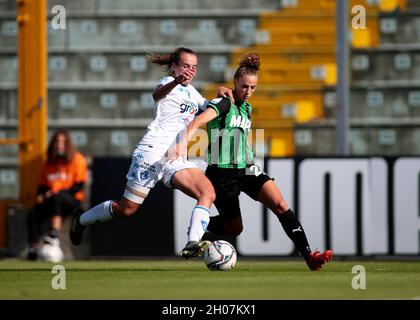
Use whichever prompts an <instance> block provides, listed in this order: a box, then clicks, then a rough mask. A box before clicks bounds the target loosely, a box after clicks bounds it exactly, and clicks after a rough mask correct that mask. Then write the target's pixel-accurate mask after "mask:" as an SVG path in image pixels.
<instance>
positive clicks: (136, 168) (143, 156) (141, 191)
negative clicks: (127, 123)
mask: <svg viewBox="0 0 420 320" xmlns="http://www.w3.org/2000/svg"><path fill="white" fill-rule="evenodd" d="M167 160H168V159H167V158H166V157H165V156H162V155H161V154H157V153H154V152H151V151H148V150H142V149H139V148H136V150H135V151H134V153H133V157H132V160H131V166H130V169H129V170H128V173H127V176H126V178H127V186H126V188H125V192H124V197H125V198H127V199H128V200H131V201H133V202H136V203H142V202H143V200H144V199H145V198H146V196H147V194H148V193H149V190H150V189H151V188H153V187H154V186H155V184H156V183H157V182H158V181H159V180H162V182H163V183H164V184H165V185H166V186H167V187H169V188H173V185H172V178H173V176H174V175H175V173H176V172H178V171H180V170H183V169H189V168H198V167H197V165H196V164H195V163H193V162H191V161H188V160H186V159H185V158H182V157H180V158H177V159H175V160H170V161H167Z"/></svg>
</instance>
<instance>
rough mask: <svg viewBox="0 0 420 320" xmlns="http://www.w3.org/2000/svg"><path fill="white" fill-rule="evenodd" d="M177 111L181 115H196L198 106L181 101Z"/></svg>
mask: <svg viewBox="0 0 420 320" xmlns="http://www.w3.org/2000/svg"><path fill="white" fill-rule="evenodd" d="M179 110H180V112H181V113H186V114H196V113H197V111H198V105H196V104H195V103H194V102H191V101H188V100H183V101H182V103H181V105H180V106H179Z"/></svg>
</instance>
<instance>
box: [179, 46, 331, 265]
mask: <svg viewBox="0 0 420 320" xmlns="http://www.w3.org/2000/svg"><path fill="white" fill-rule="evenodd" d="M259 67H260V59H259V56H258V55H256V54H253V53H249V54H247V55H246V56H245V57H244V58H243V59H242V61H241V62H240V64H239V67H238V69H237V70H236V72H235V75H234V89H233V97H234V99H235V102H234V103H233V102H232V101H231V99H229V98H217V99H213V100H211V101H210V102H209V104H208V105H207V109H206V110H205V111H204V112H203V113H202V114H200V115H199V116H197V117H196V118H195V119H194V120H193V121H192V122H191V123H190V124H189V125H188V127H187V134H186V135H184V137H183V139H182V140H181V142H180V143H179V145H177V146H176V147H175V149H176V150H175V151H174V152H175V154H177V155H186V150H187V147H186V146H187V144H188V141H189V140H190V139H191V138H192V137H193V136H194V134H195V132H196V131H197V129H198V128H199V127H201V126H202V125H204V124H207V131H208V138H209V143H210V145H209V148H208V159H207V162H208V167H207V170H206V176H207V178H209V180H210V181H211V182H212V184H213V186H214V188H215V191H216V200H215V202H214V204H215V206H216V208H217V209H218V211H219V215H218V216H215V217H211V219H210V223H209V225H208V227H207V230H208V231H209V232H212V233H216V234H225V235H233V236H238V235H239V234H240V233H241V232H242V229H243V225H242V217H241V210H240V207H239V194H240V193H241V191H242V192H245V193H246V194H247V195H248V196H249V197H251V198H252V199H254V200H256V201H259V202H261V203H262V204H264V205H265V206H266V207H268V208H270V209H271V211H272V212H273V213H274V214H275V215H276V216H277V218H278V219H279V221H280V223H281V225H282V226H283V228H284V230H285V232H286V234H287V235H288V236H289V238H290V239H291V240H292V241H293V242H294V244H295V246H296V248H297V249H298V250H299V252H300V254H301V255H302V257H303V258H304V259H305V261H306V263H307V265H308V267H309V269H310V270H319V269H321V267H322V266H323V265H324V264H325V263H326V262H328V261H329V260H330V259H331V258H332V251H331V250H326V251H325V252H319V251H311V249H310V246H309V243H308V240H307V237H306V234H305V232H304V230H303V227H302V225H301V224H300V222H299V220H298V218H297V217H296V215H295V213H294V212H293V211H292V210H291V209H290V208H289V206H288V204H287V202H286V200H285V199H284V198H283V195H282V193H281V191H280V189H279V188H278V186H277V185H276V184H275V183H274V181H273V179H272V178H270V177H269V176H268V175H267V174H266V173H264V172H262V171H261V170H259V169H258V167H257V166H255V164H253V153H252V150H251V148H250V146H249V145H248V144H247V140H246V139H247V136H248V133H249V131H250V129H251V113H252V107H251V105H250V104H249V103H248V100H249V99H250V98H251V96H252V94H253V93H254V91H255V89H256V86H257V83H258V70H259Z"/></svg>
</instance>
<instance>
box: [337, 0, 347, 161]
mask: <svg viewBox="0 0 420 320" xmlns="http://www.w3.org/2000/svg"><path fill="white" fill-rule="evenodd" d="M348 12H349V6H348V0H337V2H336V15H335V16H336V31H337V32H336V37H337V41H336V43H337V44H336V46H337V48H336V63H337V87H336V93H337V104H336V110H337V113H336V127H335V129H336V153H337V155H341V156H347V155H348V154H349V141H348V135H349V106H350V78H349V31H348V25H349V13H348Z"/></svg>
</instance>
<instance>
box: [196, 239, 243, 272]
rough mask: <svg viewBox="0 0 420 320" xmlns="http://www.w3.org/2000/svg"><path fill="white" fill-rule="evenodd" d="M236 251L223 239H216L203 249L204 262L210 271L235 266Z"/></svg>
mask: <svg viewBox="0 0 420 320" xmlns="http://www.w3.org/2000/svg"><path fill="white" fill-rule="evenodd" d="M236 260H237V253H236V250H235V248H234V247H233V246H232V245H231V244H230V243H229V242H227V241H225V240H216V241H214V242H212V244H211V245H210V246H209V247H208V248H207V250H206V251H204V262H205V263H206V266H207V268H209V269H210V270H212V271H228V270H231V269H233V268H234V267H235V264H236Z"/></svg>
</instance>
